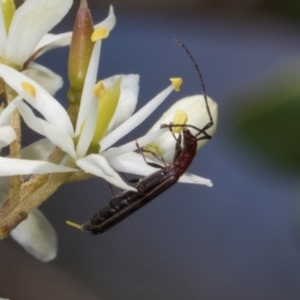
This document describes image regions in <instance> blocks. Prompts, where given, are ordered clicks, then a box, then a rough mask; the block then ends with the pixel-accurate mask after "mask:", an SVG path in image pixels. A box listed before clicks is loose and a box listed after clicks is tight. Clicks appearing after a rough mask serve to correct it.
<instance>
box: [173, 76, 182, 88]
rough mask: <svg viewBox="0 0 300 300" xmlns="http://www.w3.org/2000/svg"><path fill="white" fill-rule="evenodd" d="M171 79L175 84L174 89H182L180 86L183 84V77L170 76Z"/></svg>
mask: <svg viewBox="0 0 300 300" xmlns="http://www.w3.org/2000/svg"><path fill="white" fill-rule="evenodd" d="M170 81H171V82H172V84H173V87H174V90H175V91H176V92H179V91H180V87H181V85H182V78H181V77H176V78H170Z"/></svg>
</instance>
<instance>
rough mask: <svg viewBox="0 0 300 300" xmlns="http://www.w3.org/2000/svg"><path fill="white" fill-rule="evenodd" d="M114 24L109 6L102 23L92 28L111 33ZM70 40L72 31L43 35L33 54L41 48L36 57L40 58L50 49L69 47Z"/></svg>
mask: <svg viewBox="0 0 300 300" xmlns="http://www.w3.org/2000/svg"><path fill="white" fill-rule="evenodd" d="M115 23H116V17H115V15H114V13H113V7H112V6H110V10H109V15H108V17H107V18H106V19H105V20H104V21H102V22H100V23H98V24H96V25H95V26H94V27H95V28H100V27H105V28H106V29H108V31H111V30H112V29H113V28H114V26H115ZM71 38H72V31H69V32H64V33H60V34H49V33H48V34H46V35H44V36H43V37H42V39H41V40H40V42H39V43H38V45H37V47H36V48H35V50H34V52H36V51H38V50H40V49H41V48H43V49H42V50H41V51H39V53H38V55H37V56H36V57H38V56H40V55H41V54H43V53H44V52H46V51H49V50H51V49H55V48H58V47H64V46H68V45H70V42H71Z"/></svg>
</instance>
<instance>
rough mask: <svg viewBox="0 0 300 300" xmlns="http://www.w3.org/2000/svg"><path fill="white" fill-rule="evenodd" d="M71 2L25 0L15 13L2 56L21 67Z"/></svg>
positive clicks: (67, 9)
mask: <svg viewBox="0 0 300 300" xmlns="http://www.w3.org/2000/svg"><path fill="white" fill-rule="evenodd" d="M72 3H73V1H72V0H64V1H61V0H51V1H49V0H27V1H25V3H24V4H23V5H21V6H20V7H19V8H18V9H17V10H16V12H15V14H14V17H13V20H12V23H11V25H10V29H9V34H8V43H7V45H6V49H5V53H4V56H5V58H6V59H8V60H10V61H11V62H14V63H15V64H17V65H19V66H22V64H23V63H24V62H25V61H26V60H27V59H28V58H29V57H30V55H31V54H32V53H33V50H34V48H35V47H36V45H37V43H38V41H39V40H40V39H41V38H42V36H43V35H44V34H46V33H47V32H49V31H50V30H51V29H52V28H53V27H54V26H55V25H56V24H57V23H59V22H60V21H61V20H62V18H63V17H64V16H65V14H66V13H67V12H68V11H69V9H70V7H71V5H72Z"/></svg>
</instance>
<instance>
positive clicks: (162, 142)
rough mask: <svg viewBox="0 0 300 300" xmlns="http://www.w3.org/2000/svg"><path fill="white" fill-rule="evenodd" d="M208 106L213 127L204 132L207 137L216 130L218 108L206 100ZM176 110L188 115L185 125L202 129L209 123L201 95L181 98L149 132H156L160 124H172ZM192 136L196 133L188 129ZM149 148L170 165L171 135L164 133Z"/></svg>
mask: <svg viewBox="0 0 300 300" xmlns="http://www.w3.org/2000/svg"><path fill="white" fill-rule="evenodd" d="M208 105H209V108H210V111H211V114H212V117H213V120H214V125H213V126H212V127H210V128H209V129H208V130H207V131H206V132H207V133H208V134H209V135H213V134H214V132H215V131H216V129H217V122H218V106H217V103H216V102H215V101H213V100H212V99H210V98H208ZM178 110H184V111H185V112H186V113H187V115H188V121H187V124H189V125H193V126H195V127H197V128H200V129H201V128H203V127H204V126H205V125H207V124H208V123H209V117H208V113H207V110H206V106H205V101H204V97H203V95H195V96H190V97H186V98H183V99H181V100H179V101H177V102H175V103H174V104H173V105H172V106H171V107H170V108H169V109H168V110H167V111H166V112H165V113H164V114H163V115H162V116H161V118H159V120H158V121H157V122H156V123H155V124H154V125H153V126H152V128H151V129H150V130H149V132H151V131H153V130H156V129H157V128H159V127H160V126H161V125H162V124H170V123H171V122H173V118H174V114H175V113H176V111H178ZM189 130H190V131H191V132H192V134H197V133H198V131H197V130H195V129H193V128H189ZM207 141H208V140H207V139H206V140H200V141H198V144H197V148H198V149H199V148H200V147H202V146H203V145H204V144H205V143H206V142H207ZM150 147H153V148H155V149H158V152H159V153H160V154H161V155H162V156H163V158H164V159H165V160H166V162H167V163H172V161H173V157H174V153H175V139H174V137H173V135H172V133H171V132H170V131H169V132H166V133H165V134H163V135H161V136H160V137H159V138H158V139H157V140H156V141H153V142H152V143H151V144H150Z"/></svg>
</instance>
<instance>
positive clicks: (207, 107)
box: [173, 39, 214, 129]
mask: <svg viewBox="0 0 300 300" xmlns="http://www.w3.org/2000/svg"><path fill="white" fill-rule="evenodd" d="M173 41H174V42H175V43H176V44H178V45H179V46H180V47H181V48H182V49H183V50H184V51H185V53H186V54H187V55H188V57H189V58H190V60H191V61H192V63H193V64H194V67H195V69H196V71H197V73H198V77H199V79H200V84H201V88H202V91H203V96H204V100H205V106H206V110H207V114H208V117H209V121H210V122H209V123H208V124H207V125H206V129H208V128H209V127H211V126H212V125H213V124H214V120H213V118H212V115H211V112H210V108H209V105H208V100H207V94H206V88H205V85H204V80H203V77H202V74H201V71H200V68H199V66H198V64H197V63H196V60H195V59H194V57H193V56H192V54H191V52H190V51H189V50H188V48H187V47H186V46H185V44H184V43H183V42H181V41H180V40H177V39H174V40H173Z"/></svg>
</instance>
